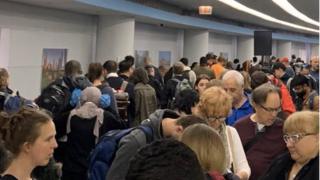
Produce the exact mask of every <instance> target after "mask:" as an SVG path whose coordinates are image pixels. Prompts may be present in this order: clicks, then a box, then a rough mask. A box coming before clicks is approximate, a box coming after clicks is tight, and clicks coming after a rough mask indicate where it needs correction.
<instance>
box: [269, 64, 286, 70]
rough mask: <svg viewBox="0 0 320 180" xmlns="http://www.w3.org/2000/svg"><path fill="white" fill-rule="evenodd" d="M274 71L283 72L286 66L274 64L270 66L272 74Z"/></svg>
mask: <svg viewBox="0 0 320 180" xmlns="http://www.w3.org/2000/svg"><path fill="white" fill-rule="evenodd" d="M276 69H282V70H283V71H285V70H286V66H285V65H284V64H282V63H281V62H276V63H274V65H273V66H272V72H274V71H275V70H276Z"/></svg>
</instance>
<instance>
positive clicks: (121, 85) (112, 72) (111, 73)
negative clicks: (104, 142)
mask: <svg viewBox="0 0 320 180" xmlns="http://www.w3.org/2000/svg"><path fill="white" fill-rule="evenodd" d="M103 68H104V71H105V74H106V77H105V81H106V82H108V83H109V85H110V87H112V88H113V89H114V90H116V91H118V90H120V91H125V92H127V93H128V95H129V101H130V104H129V105H128V108H127V113H128V125H129V126H130V122H133V120H134V113H135V106H134V85H133V84H132V83H130V82H128V81H125V80H124V79H123V78H121V77H119V75H118V74H117V62H116V61H113V60H108V61H106V62H105V63H104V64H103Z"/></svg>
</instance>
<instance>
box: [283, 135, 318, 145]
mask: <svg viewBox="0 0 320 180" xmlns="http://www.w3.org/2000/svg"><path fill="white" fill-rule="evenodd" d="M310 135H315V133H303V134H293V135H288V134H286V135H284V136H283V140H284V142H286V143H289V142H291V143H293V144H296V143H297V142H299V141H300V140H301V139H302V138H304V137H306V136H310Z"/></svg>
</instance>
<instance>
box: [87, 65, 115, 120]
mask: <svg viewBox="0 0 320 180" xmlns="http://www.w3.org/2000/svg"><path fill="white" fill-rule="evenodd" d="M87 77H88V79H89V81H90V82H91V83H92V85H93V86H95V87H97V88H99V89H100V91H101V93H102V94H108V95H109V96H110V100H111V101H110V106H109V107H108V108H105V110H107V111H110V112H111V113H113V114H114V115H115V116H116V117H118V116H119V114H118V109H117V103H116V98H115V96H114V93H113V90H112V88H111V87H110V86H109V84H108V83H107V82H102V79H103V67H102V65H101V64H100V63H90V64H89V68H88V74H87Z"/></svg>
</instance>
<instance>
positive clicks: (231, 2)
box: [218, 0, 319, 33]
mask: <svg viewBox="0 0 320 180" xmlns="http://www.w3.org/2000/svg"><path fill="white" fill-rule="evenodd" d="M218 1H220V2H222V3H224V4H226V5H228V6H231V7H233V8H235V9H237V10H239V11H243V12H246V13H249V14H251V15H254V16H257V17H259V18H262V19H264V20H267V21H270V22H274V23H278V24H282V25H285V26H290V27H293V28H296V29H302V30H306V31H310V32H316V33H319V30H318V29H312V28H308V27H305V26H300V25H297V24H293V23H290V22H287V21H282V20H279V19H276V18H274V17H271V16H269V15H267V14H264V13H261V12H259V11H256V10H254V9H251V8H249V7H247V6H245V5H243V4H241V3H239V2H237V1H235V0H218Z"/></svg>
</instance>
